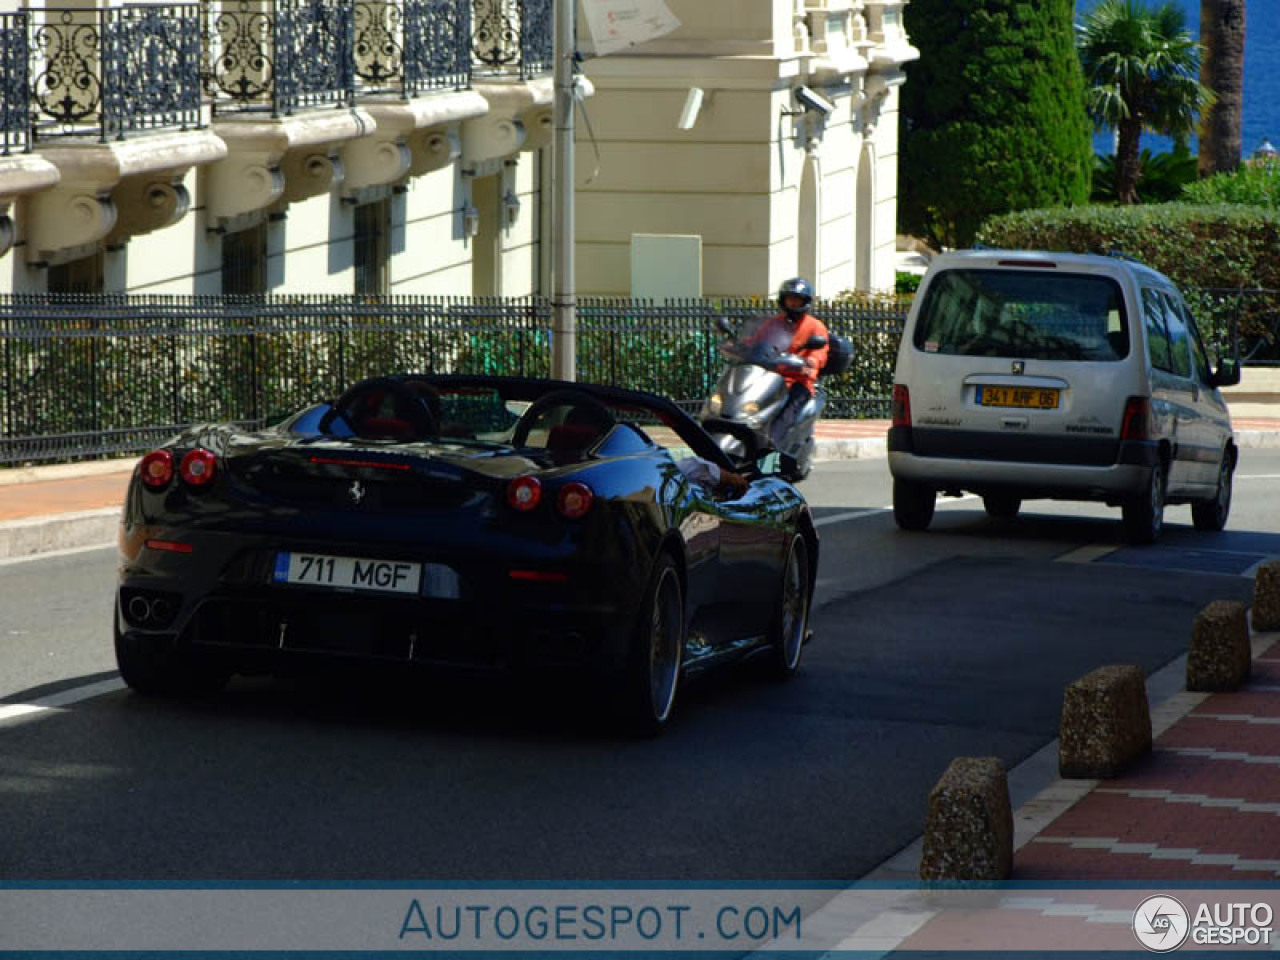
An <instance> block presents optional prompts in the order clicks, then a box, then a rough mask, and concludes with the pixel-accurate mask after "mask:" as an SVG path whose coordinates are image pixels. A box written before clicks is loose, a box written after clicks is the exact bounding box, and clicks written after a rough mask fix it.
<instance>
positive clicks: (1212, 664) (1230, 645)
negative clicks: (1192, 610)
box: [1187, 600, 1253, 692]
mask: <svg viewBox="0 0 1280 960" xmlns="http://www.w3.org/2000/svg"><path fill="white" fill-rule="evenodd" d="M1252 666H1253V651H1252V649H1251V648H1250V646H1249V620H1248V616H1247V614H1246V612H1245V605H1244V604H1243V603H1240V602H1238V601H1235V600H1215V601H1213V603H1211V604H1209V605H1208V606H1207V607H1205V608H1204V609H1203V610H1201V611H1200V613H1199V614H1197V616H1196V622H1195V623H1194V624H1193V625H1192V627H1191V649H1190V650H1189V651H1188V652H1187V689H1188V690H1201V691H1206V692H1212V691H1215V690H1236V689H1238V688H1239V687H1240V686H1241V685H1242V684H1243V683H1244V682H1245V681H1246V680H1248V679H1249V671H1250V669H1251V667H1252Z"/></svg>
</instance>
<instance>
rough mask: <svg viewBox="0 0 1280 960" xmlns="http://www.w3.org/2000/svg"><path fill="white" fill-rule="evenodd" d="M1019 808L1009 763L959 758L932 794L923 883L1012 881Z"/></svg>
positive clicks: (995, 759)
mask: <svg viewBox="0 0 1280 960" xmlns="http://www.w3.org/2000/svg"><path fill="white" fill-rule="evenodd" d="M1012 870H1013V808H1012V807H1011V806H1010V804H1009V782H1008V780H1007V779H1006V778H1005V772H1004V764H1002V763H1001V762H1000V761H999V760H998V759H997V758H995V757H957V758H956V759H955V760H953V761H951V766H949V767H947V771H946V773H944V774H943V775H942V777H941V778H940V779H939V780H938V782H937V783H936V784H935V785H934V787H933V790H931V791H930V792H929V809H928V812H927V813H926V815H925V825H924V853H923V855H922V856H921V858H920V879H921V880H926V881H930V880H935V881H936V880H1007V879H1008V878H1009V874H1010V873H1011V872H1012Z"/></svg>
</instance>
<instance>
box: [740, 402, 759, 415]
mask: <svg viewBox="0 0 1280 960" xmlns="http://www.w3.org/2000/svg"><path fill="white" fill-rule="evenodd" d="M759 412H760V404H758V403H744V404H743V405H742V413H743V416H747V417H754V416H755V415H756V414H757V413H759Z"/></svg>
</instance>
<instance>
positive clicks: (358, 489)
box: [347, 480, 365, 503]
mask: <svg viewBox="0 0 1280 960" xmlns="http://www.w3.org/2000/svg"><path fill="white" fill-rule="evenodd" d="M347 493H348V494H349V495H350V497H351V502H352V503H359V502H360V501H361V500H363V499H364V494H365V490H364V484H362V483H361V482H360V481H359V480H357V481H355V482H354V483H353V484H351V489H349V490H348V491H347Z"/></svg>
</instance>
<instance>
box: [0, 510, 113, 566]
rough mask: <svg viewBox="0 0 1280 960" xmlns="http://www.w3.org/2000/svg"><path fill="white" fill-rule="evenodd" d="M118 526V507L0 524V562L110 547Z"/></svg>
mask: <svg viewBox="0 0 1280 960" xmlns="http://www.w3.org/2000/svg"><path fill="white" fill-rule="evenodd" d="M119 525H120V508H119V507H103V508H102V509H100V510H82V511H80V512H78V513H64V514H55V515H52V516H44V517H27V518H24V519H22V520H7V521H5V522H3V523H0V561H3V560H14V559H27V558H30V557H32V556H34V555H36V554H43V553H50V552H52V551H55V550H73V549H84V548H89V547H98V546H102V547H105V546H110V545H111V544H113V543H115V540H116V534H117V529H118V527H119Z"/></svg>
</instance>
